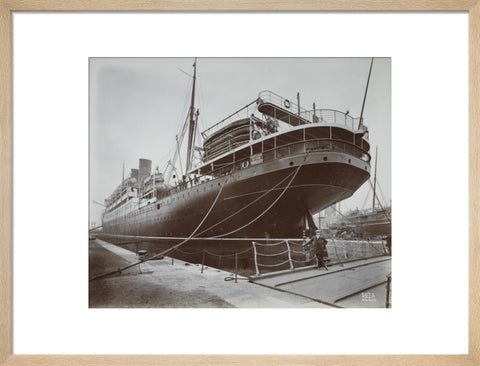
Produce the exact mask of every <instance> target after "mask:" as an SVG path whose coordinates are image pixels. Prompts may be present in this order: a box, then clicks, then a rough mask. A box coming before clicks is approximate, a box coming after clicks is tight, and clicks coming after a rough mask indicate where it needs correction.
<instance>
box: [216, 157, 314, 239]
mask: <svg viewBox="0 0 480 366" xmlns="http://www.w3.org/2000/svg"><path fill="white" fill-rule="evenodd" d="M307 158H308V153H307V155H305V159H303V162H302V164H300V165H299V166H298V168H297V170H296V171H295V174H294V175H293V177H292V179H290V182H288V184H287V185H286V186H285V188H284V189H283V191H282V192H281V193H280V195H279V196H278V197H277V199H275V201H273V203H272V204H271V205H270V206H268V207H267V208H266V209H265V210H264V211H263V212H262V213H261V214H260V215H258V216H257V217H256V218H254V219H253V220H251V221H249V222H247V223H246V224H245V225H243V226H241V227H239V228H237V229H235V230H232V231H230V232H229V233H225V234H221V235H216V236H214V237H215V238H222V237H224V236H227V235H230V234H233V233H236V232H237V231H240V230H242V229H244V228H246V227H247V226H249V225H251V224H253V223H254V222H255V221H257V220H258V219H259V218H261V217H262V216H263V215H265V214H266V213H267V212H268V211H269V210H270V209H271V208H272V207H273V206H274V205H275V204H276V203H277V202H278V201H279V200H280V198H282V196H283V195H284V194H285V192H286V191H287V189H288V188H290V185H291V184H292V182H293V180H294V179H295V177H296V176H297V174H298V172H299V171H300V168H301V167H302V166H303V164H305V162H306V161H307Z"/></svg>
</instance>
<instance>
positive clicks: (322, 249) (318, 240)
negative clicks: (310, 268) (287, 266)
mask: <svg viewBox="0 0 480 366" xmlns="http://www.w3.org/2000/svg"><path fill="white" fill-rule="evenodd" d="M311 243H312V248H313V252H314V253H315V256H316V257H317V268H318V269H320V266H322V267H324V268H325V269H326V270H327V271H328V268H327V265H326V264H325V262H324V261H323V256H324V255H325V254H326V252H327V241H326V240H325V239H324V238H322V237H321V236H320V230H316V231H315V235H314V236H313V237H312V239H311Z"/></svg>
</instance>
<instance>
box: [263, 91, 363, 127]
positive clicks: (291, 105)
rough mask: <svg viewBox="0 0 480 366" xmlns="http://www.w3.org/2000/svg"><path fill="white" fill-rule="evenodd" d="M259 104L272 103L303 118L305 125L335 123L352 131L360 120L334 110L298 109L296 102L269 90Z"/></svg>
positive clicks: (264, 92)
mask: <svg viewBox="0 0 480 366" xmlns="http://www.w3.org/2000/svg"><path fill="white" fill-rule="evenodd" d="M257 103H258V104H260V103H271V104H273V105H275V106H277V107H279V108H281V109H283V110H287V111H288V112H290V113H292V114H295V115H297V116H299V117H300V118H302V119H303V120H304V122H305V123H334V124H340V125H343V126H346V127H349V128H351V129H353V130H354V129H357V128H358V126H359V122H360V118H354V117H352V116H350V115H349V113H348V112H341V111H337V110H334V109H315V110H313V109H312V110H306V109H305V108H302V107H300V109H299V107H298V104H297V103H295V102H294V101H291V100H289V99H286V98H284V97H282V96H280V95H278V94H275V93H273V92H271V91H269V90H264V91H262V92H260V94H259V95H258V99H257Z"/></svg>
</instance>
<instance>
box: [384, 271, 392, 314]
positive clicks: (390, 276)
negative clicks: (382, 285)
mask: <svg viewBox="0 0 480 366" xmlns="http://www.w3.org/2000/svg"><path fill="white" fill-rule="evenodd" d="M391 282H392V275H391V274H389V275H388V276H387V301H386V305H385V307H386V308H389V307H390V283H391Z"/></svg>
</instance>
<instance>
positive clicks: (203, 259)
mask: <svg viewBox="0 0 480 366" xmlns="http://www.w3.org/2000/svg"><path fill="white" fill-rule="evenodd" d="M204 263H205V249H202V273H203V265H204Z"/></svg>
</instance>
